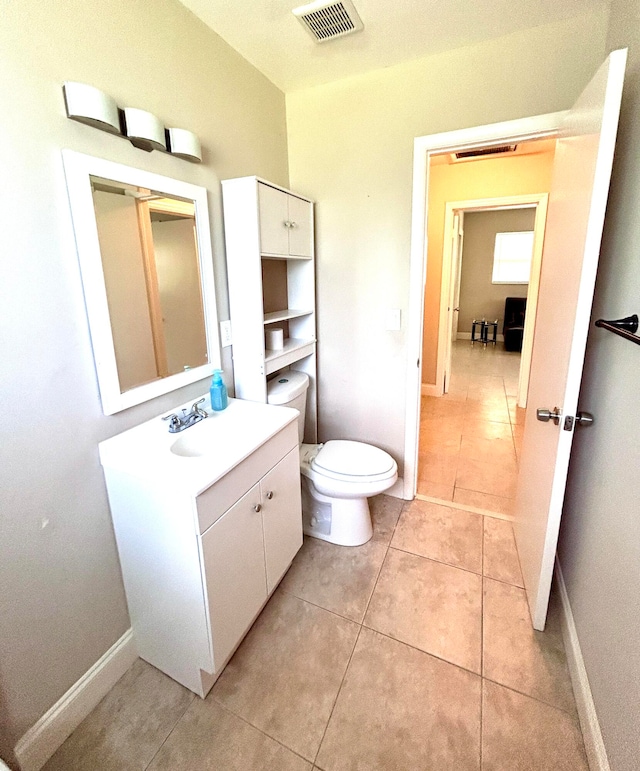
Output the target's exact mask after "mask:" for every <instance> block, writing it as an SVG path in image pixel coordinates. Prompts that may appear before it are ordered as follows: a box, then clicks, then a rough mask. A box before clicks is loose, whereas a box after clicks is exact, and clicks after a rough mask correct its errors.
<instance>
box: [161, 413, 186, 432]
mask: <svg viewBox="0 0 640 771" xmlns="http://www.w3.org/2000/svg"><path fill="white" fill-rule="evenodd" d="M162 419H163V420H168V421H169V433H171V434H175V432H176V431H179V430H180V427H181V426H182V421H181V420H180V418H179V417H178V415H176V414H175V413H172V414H171V415H165V417H164V418H162Z"/></svg>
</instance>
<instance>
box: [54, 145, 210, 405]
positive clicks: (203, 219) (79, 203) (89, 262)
mask: <svg viewBox="0 0 640 771" xmlns="http://www.w3.org/2000/svg"><path fill="white" fill-rule="evenodd" d="M62 161H63V166H64V174H65V178H66V181H67V192H68V195H69V203H70V206H71V215H72V221H73V232H74V235H75V241H76V249H77V252H78V262H79V264H80V273H81V276H82V288H83V290H84V298H85V307H86V311H87V319H88V321H89V330H90V332H91V345H92V348H93V356H94V360H95V366H96V374H97V376H98V385H99V387H100V398H101V400H102V411H103V412H104V414H105V415H113V414H114V413H116V412H120V411H121V410H125V409H128V408H129V407H133V406H135V405H136V404H141V403H142V402H146V401H148V400H149V399H155V398H156V397H157V396H162V395H163V394H166V393H169V392H170V391H175V390H176V389H177V388H182V387H183V386H186V385H190V384H191V383H195V382H197V381H198V380H203V379H204V378H206V377H209V376H210V375H211V373H212V372H213V370H214V369H219V368H220V367H221V361H222V359H221V354H220V339H219V337H218V335H219V330H218V312H217V306H216V291H215V280H214V274H213V252H212V247H211V226H210V224H209V208H208V202H207V189H206V188H205V187H200V186H199V185H192V184H191V183H189V182H182V181H181V180H178V179H173V178H171V177H165V176H161V175H160V174H155V173H153V172H150V171H143V170H142V169H136V168H134V167H132V166H124V165H123V164H121V163H115V162H113V161H107V160H104V159H102V158H94V157H93V156H91V155H85V154H84V153H78V152H76V151H75V150H63V151H62ZM91 176H96V177H102V178H104V179H111V180H114V181H117V182H124V183H126V184H130V185H135V186H137V187H144V188H149V189H150V190H159V191H162V192H163V193H166V194H168V195H171V196H176V197H178V198H185V199H187V200H190V201H193V204H194V207H195V227H196V232H197V236H198V238H197V240H198V260H199V268H200V279H201V285H202V287H201V288H202V303H203V310H204V322H205V333H206V338H207V355H208V362H207V363H206V364H203V365H200V366H198V367H193V368H192V369H189V370H185V371H184V372H179V373H177V374H175V375H170V376H168V377H163V378H159V379H157V380H153V381H151V382H150V383H144V384H143V385H139V386H136V387H134V388H130V389H129V390H127V391H121V389H120V379H119V377H118V366H117V361H116V352H115V347H114V341H113V334H112V328H111V319H110V316H109V304H108V301H107V289H106V285H105V279H104V272H103V269H102V257H101V252H100V241H99V239H98V225H97V220H96V213H95V208H94V204H93V196H92V194H91Z"/></svg>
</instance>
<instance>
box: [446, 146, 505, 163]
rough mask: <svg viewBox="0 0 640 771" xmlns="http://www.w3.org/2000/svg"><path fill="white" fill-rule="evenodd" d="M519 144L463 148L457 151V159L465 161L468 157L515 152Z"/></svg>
mask: <svg viewBox="0 0 640 771" xmlns="http://www.w3.org/2000/svg"><path fill="white" fill-rule="evenodd" d="M517 147H518V145H500V146H499V147H481V148H478V149H477V150H463V151H462V152H459V153H456V154H455V157H456V160H457V161H463V160H466V159H468V158H481V157H482V156H483V155H499V154H500V153H515V151H516V148H517Z"/></svg>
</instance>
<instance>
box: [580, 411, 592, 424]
mask: <svg viewBox="0 0 640 771" xmlns="http://www.w3.org/2000/svg"><path fill="white" fill-rule="evenodd" d="M576 423H579V424H580V425H581V426H590V425H591V424H592V423H593V415H592V414H591V413H590V412H578V414H577V415H576Z"/></svg>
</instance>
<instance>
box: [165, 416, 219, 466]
mask: <svg viewBox="0 0 640 771" xmlns="http://www.w3.org/2000/svg"><path fill="white" fill-rule="evenodd" d="M221 433H222V432H221V431H220V426H219V424H217V423H216V422H215V420H212V419H211V418H205V419H204V420H201V421H200V422H199V423H196V424H195V426H191V427H190V428H185V429H184V431H183V432H182V434H181V435H180V438H179V439H176V440H175V442H173V444H172V445H171V447H170V448H169V449H170V450H171V452H172V453H173V454H174V455H180V456H181V457H183V458H200V457H202V456H203V455H211V453H214V452H216V451H218V452H220V449H221V448H220V441H221V440H222V436H221Z"/></svg>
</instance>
